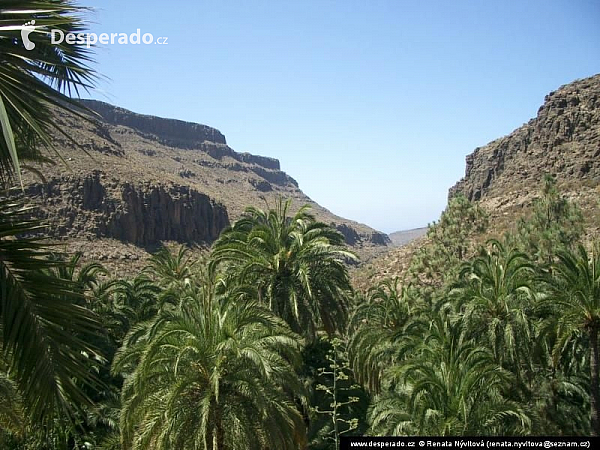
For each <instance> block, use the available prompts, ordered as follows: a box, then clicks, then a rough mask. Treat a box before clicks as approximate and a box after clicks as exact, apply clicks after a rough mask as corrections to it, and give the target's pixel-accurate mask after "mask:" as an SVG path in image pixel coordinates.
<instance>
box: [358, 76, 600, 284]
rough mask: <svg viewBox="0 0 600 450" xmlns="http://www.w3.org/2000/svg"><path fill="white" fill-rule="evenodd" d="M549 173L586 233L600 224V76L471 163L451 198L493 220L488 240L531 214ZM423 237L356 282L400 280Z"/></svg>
mask: <svg viewBox="0 0 600 450" xmlns="http://www.w3.org/2000/svg"><path fill="white" fill-rule="evenodd" d="M545 174H552V175H554V176H555V177H556V179H557V182H558V186H559V188H560V189H561V191H562V192H563V193H564V194H565V195H566V196H567V197H569V198H570V199H573V200H575V201H576V202H577V203H578V205H579V206H580V207H581V209H582V210H583V212H584V216H585V219H586V222H587V230H588V233H589V234H590V235H596V236H597V234H598V231H599V226H600V203H599V201H600V74H599V75H595V76H593V77H590V78H586V79H583V80H578V81H575V82H573V83H570V84H567V85H565V86H562V87H560V88H559V89H557V90H556V91H554V92H551V93H550V94H548V95H547V96H546V98H545V101H544V104H543V105H542V106H541V107H540V108H539V110H538V114H537V117H535V118H534V119H531V120H530V121H529V122H528V123H526V124H524V125H523V126H522V127H520V128H518V129H516V130H515V131H513V132H512V133H510V134H509V135H508V136H505V137H502V138H500V139H497V140H495V141H493V142H490V143H489V144H487V145H485V146H484V147H480V148H477V149H475V151H474V152H473V153H472V154H470V155H468V156H467V158H466V172H465V176H464V178H463V179H462V180H460V181H459V182H458V183H457V184H456V185H455V186H454V187H452V188H451V189H450V192H449V197H452V196H454V195H457V194H459V193H462V194H463V195H465V196H466V197H467V198H468V199H470V200H472V201H476V202H478V203H479V204H480V205H481V206H482V207H483V208H484V209H485V210H486V211H487V212H488V213H489V214H490V216H491V220H490V224H491V230H490V235H491V236H493V235H499V234H500V233H501V232H502V231H504V230H506V229H509V228H510V227H511V226H512V225H513V224H514V223H515V222H516V219H517V218H518V217H521V216H522V215H524V214H527V212H528V211H529V210H530V207H531V205H532V200H533V199H534V198H535V197H536V196H538V194H539V191H540V187H541V183H542V180H543V177H544V175H545ZM424 239H425V238H421V240H420V241H419V240H417V241H413V242H411V243H410V244H409V245H408V246H406V247H404V248H401V249H391V250H390V251H389V252H387V253H385V254H383V255H381V256H379V257H378V258H375V259H374V260H373V261H371V262H370V263H369V264H368V265H367V266H366V267H364V268H361V269H360V270H358V271H355V280H356V284H357V285H359V286H366V285H368V284H369V282H372V281H376V280H378V279H381V278H384V277H387V276H395V275H399V276H401V275H402V274H403V273H404V271H405V270H406V268H407V267H408V263H409V261H410V258H411V257H412V254H413V253H414V251H415V250H416V249H417V248H418V246H419V245H422V242H425V240H424Z"/></svg>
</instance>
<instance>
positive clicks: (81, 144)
mask: <svg viewBox="0 0 600 450" xmlns="http://www.w3.org/2000/svg"><path fill="white" fill-rule="evenodd" d="M85 104H86V106H87V107H88V108H90V109H92V110H93V111H95V112H96V113H97V115H98V116H97V117H96V118H95V119H94V120H93V121H85V120H82V119H80V118H77V117H76V116H74V115H71V114H62V113H58V114H57V120H58V122H59V124H60V127H61V129H62V130H63V131H64V132H65V134H66V136H61V135H59V136H56V149H57V150H58V152H59V153H60V155H61V157H62V158H64V160H65V162H66V165H65V164H61V163H58V164H54V165H50V164H44V165H37V166H34V168H36V169H38V170H39V172H41V175H42V176H43V179H41V178H40V176H39V174H34V173H33V172H29V173H26V174H25V178H24V180H25V192H26V195H27V196H28V197H29V198H30V199H31V200H32V202H33V203H35V204H36V205H37V206H39V209H38V211H39V214H40V215H41V216H43V217H44V218H45V219H46V220H47V221H48V223H49V232H50V234H51V236H52V237H53V238H55V239H56V240H57V241H58V242H60V243H63V245H64V246H65V249H67V250H69V251H82V252H83V253H84V259H85V260H87V261H92V260H99V261H102V262H104V263H105V264H106V265H107V266H109V267H111V268H115V269H117V270H119V271H120V272H125V273H133V272H134V271H136V270H137V269H138V268H139V267H140V266H141V265H143V264H144V262H145V261H146V259H147V257H148V252H149V251H152V250H154V249H156V248H157V247H158V246H159V245H161V244H162V243H185V244H188V245H197V246H200V247H206V246H208V245H210V244H211V243H212V242H213V241H214V240H215V239H216V238H217V237H218V236H219V233H220V232H221V230H223V229H224V228H225V227H226V226H228V225H229V224H230V223H231V222H232V221H234V220H236V219H237V218H239V217H240V215H241V213H242V212H243V210H244V208H245V207H246V206H249V205H253V206H257V207H262V208H264V207H266V205H274V203H275V201H276V199H277V198H278V197H279V196H282V197H284V198H291V199H292V201H293V203H294V206H295V207H299V206H301V205H303V204H309V205H310V206H311V207H312V213H313V214H314V215H315V216H316V217H317V218H318V219H319V220H322V221H324V222H326V223H331V224H333V225H334V226H335V227H336V228H337V229H338V230H339V231H340V232H342V233H343V234H344V236H345V238H346V242H347V243H348V244H349V245H351V246H352V248H353V249H354V250H355V251H356V253H358V254H359V255H360V256H361V257H363V258H369V257H371V256H372V255H375V254H378V253H380V252H382V251H384V250H385V249H386V247H387V245H388V244H390V240H389V238H388V236H387V235H385V234H384V233H380V232H378V231H376V230H373V229H371V228H369V227H367V226H366V225H363V224H359V223H356V222H353V221H349V220H346V219H343V218H341V217H338V216H336V215H334V214H333V213H331V212H330V211H328V210H327V209H325V208H323V207H321V206H320V205H318V204H317V203H315V202H314V201H312V200H311V199H310V198H308V197H307V196H306V195H305V194H304V193H303V192H302V191H301V190H300V188H299V186H298V183H297V182H296V181H295V180H294V179H293V178H292V177H290V176H289V175H288V174H286V173H285V172H283V171H281V170H280V165H279V161H278V160H276V159H273V158H268V157H263V156H256V155H251V154H249V153H238V152H236V151H234V150H233V149H231V148H230V147H229V146H228V145H227V143H226V139H225V136H224V135H223V134H221V133H220V132H219V131H218V130H216V129H214V128H211V127H208V126H205V125H199V124H194V123H188V122H183V121H179V120H172V119H163V118H158V117H153V116H147V115H141V114H136V113H133V112H131V111H128V110H125V109H122V108H118V107H115V106H112V105H109V104H106V103H103V102H98V101H86V102H85ZM54 159H56V158H54Z"/></svg>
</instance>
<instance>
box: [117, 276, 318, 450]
mask: <svg viewBox="0 0 600 450" xmlns="http://www.w3.org/2000/svg"><path fill="white" fill-rule="evenodd" d="M189 289H190V291H188V293H187V294H185V295H187V299H186V301H185V302H181V306H180V308H179V309H178V310H176V311H163V312H162V313H161V315H162V317H161V318H160V319H159V320H157V321H156V323H155V324H154V326H153V330H152V332H151V333H149V334H148V338H147V339H143V340H137V341H135V342H136V343H135V344H133V345H132V346H130V347H128V346H124V347H123V348H122V349H121V350H120V351H119V352H118V354H117V355H116V357H115V360H114V366H113V371H114V372H115V373H122V374H124V376H125V382H124V386H123V392H122V401H123V409H122V412H121V432H122V445H123V448H124V449H146V448H154V449H168V448H182V449H188V448H189V449H192V448H193V449H197V448H203V449H205V450H208V449H213V450H224V449H254V448H255V449H263V448H273V449H274V448H278V449H292V448H297V446H299V445H303V443H304V441H305V438H306V437H305V430H304V423H303V420H302V416H301V414H300V412H299V411H298V409H297V406H296V404H295V402H294V400H293V399H294V395H298V394H299V393H301V392H302V384H301V382H300V380H299V379H298V376H297V375H296V370H295V366H296V365H297V363H298V362H299V361H300V350H301V347H302V344H301V339H300V338H299V336H297V335H296V334H294V333H292V332H291V331H290V330H289V328H288V327H287V325H286V324H285V323H284V322H283V321H282V320H281V319H279V318H278V317H276V316H275V315H273V313H272V312H270V311H269V310H268V309H265V308H264V307H262V306H260V305H258V304H257V303H256V302H248V301H237V300H238V299H237V298H221V296H218V295H217V294H216V293H215V286H214V284H213V283H212V282H210V283H209V282H207V283H205V284H204V285H201V286H195V287H190V288H189ZM190 292H193V293H194V294H193V296H192V295H190ZM133 332H134V333H135V330H134V331H133ZM126 341H127V339H126Z"/></svg>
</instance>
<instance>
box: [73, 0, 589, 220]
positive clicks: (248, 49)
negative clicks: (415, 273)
mask: <svg viewBox="0 0 600 450" xmlns="http://www.w3.org/2000/svg"><path fill="white" fill-rule="evenodd" d="M82 4H84V5H85V6H92V7H94V8H96V11H95V12H94V13H93V14H91V15H90V16H89V18H90V20H92V21H93V22H94V24H93V26H92V31H94V32H97V33H100V32H107V33H110V32H124V33H132V32H135V31H136V29H137V28H140V29H141V32H142V34H143V33H146V32H149V33H152V34H153V35H154V37H155V38H156V37H159V36H166V37H168V41H167V42H168V45H166V46H165V45H116V44H115V45H100V46H99V47H98V48H97V52H96V57H97V61H98V64H97V66H96V68H97V69H98V71H99V72H100V73H101V74H103V75H104V76H105V77H106V78H107V79H106V80H105V81H102V82H101V83H100V84H99V86H98V89H97V90H96V91H95V92H93V93H92V96H93V97H94V98H98V99H100V100H104V101H108V102H111V103H114V104H117V105H119V106H122V107H125V108H128V109H131V110H133V111H136V112H141V113H146V114H153V115H157V116H163V117H172V118H177V119H182V120H188V121H193V122H199V123H204V124H207V125H210V126H213V127H215V128H218V129H219V130H220V131H221V132H223V133H224V134H225V136H226V137H227V141H228V144H229V145H230V146H231V147H232V148H233V149H235V150H237V151H239V152H250V153H255V154H259V155H266V156H271V157H275V158H278V159H279V160H280V161H281V166H282V169H283V170H285V171H286V172H288V173H289V174H290V175H291V176H293V177H294V178H296V179H297V180H298V182H299V183H300V188H301V189H302V190H303V191H304V192H305V193H306V194H307V195H309V196H310V197H311V198H313V199H314V200H315V201H317V202H318V203H320V204H321V205H323V206H325V207H327V208H328V209H330V210H331V211H333V212H334V213H336V214H338V215H341V216H344V217H347V218H350V219H353V220H357V221H360V222H363V223H367V224H368V225H371V226H373V227H375V228H377V229H380V230H382V231H385V232H392V231H396V230H401V229H407V228H413V227H418V226H424V225H426V224H427V223H428V222H431V221H433V220H436V219H437V218H438V217H439V214H440V212H441V211H442V210H443V208H444V206H445V204H446V196H447V191H448V188H449V187H450V186H452V185H453V184H454V183H455V182H456V181H457V180H458V179H460V178H461V177H462V176H463V174H464V169H465V161H464V159H465V156H466V155H467V154H469V153H471V152H472V151H473V150H474V148H475V147H478V146H482V145H485V144H486V143H488V142H489V141H491V140H493V139H496V138H498V137H501V136H503V135H506V134H508V133H510V132H511V131H512V130H513V129H515V128H517V127H519V126H520V125H522V124H523V123H525V122H526V121H528V120H529V119H530V118H532V117H534V116H535V115H536V113H537V110H538V108H539V106H540V105H541V104H542V102H543V99H544V96H545V95H546V94H547V93H548V92H550V91H552V90H554V89H556V88H558V87H559V86H560V85H562V84H566V83H568V82H571V81H573V80H575V79H577V78H584V77H587V76H591V75H593V74H596V73H599V72H600V2H598V1H596V0H589V1H587V0H581V1H547V0H546V1H497V2H491V1H485V2H482V1H470V2H468V1H424V0H422V1H400V0H396V1H392V0H390V1H383V0H380V1H377V0H374V1H364V0H363V1H352V0H344V1H342V0H340V1H328V0H321V1H308V0H302V1H300V0H297V1H235V2H234V1H223V0H222V1H203V0H201V1H186V2H184V1H170V2H164V1H154V0H145V1H141V0H140V1H132V0H128V1H123V0H119V1H117V0H103V1H99V0H94V1H87V2H82Z"/></svg>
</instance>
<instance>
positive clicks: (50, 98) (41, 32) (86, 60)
mask: <svg viewBox="0 0 600 450" xmlns="http://www.w3.org/2000/svg"><path fill="white" fill-rule="evenodd" d="M0 8H1V9H0V124H1V127H0V130H1V138H0V181H3V182H4V184H7V182H8V181H10V180H11V179H17V180H20V176H21V160H23V159H30V160H37V161H49V160H48V158H47V157H45V156H44V155H43V153H42V151H41V149H42V147H45V148H47V149H52V150H54V151H55V153H56V155H58V156H59V157H60V155H59V154H58V153H57V152H56V150H55V148H54V146H53V144H52V138H51V133H53V132H54V133H59V134H62V135H64V136H65V137H67V138H68V135H66V134H65V132H64V130H62V129H61V127H59V126H58V125H57V124H56V122H55V121H54V116H53V113H52V111H53V110H62V111H70V112H72V113H75V114H78V115H80V116H81V117H82V118H83V117H84V116H83V115H81V113H79V112H77V111H78V110H79V111H81V109H80V107H79V106H78V104H77V102H76V101H75V100H73V99H71V97H70V96H69V95H71V94H73V93H75V94H77V93H78V92H79V90H80V89H84V90H87V89H89V88H91V87H93V82H94V78H95V77H96V74H95V72H94V70H93V69H92V68H91V67H90V64H91V62H92V60H91V51H90V49H89V48H86V46H85V45H70V44H67V43H66V41H63V42H62V43H60V44H52V43H51V42H50V39H49V37H48V33H49V32H50V30H51V29H58V30H61V31H62V32H63V33H65V34H67V33H75V34H77V33H80V32H83V31H85V23H84V22H83V20H82V19H81V17H80V16H81V14H82V13H83V12H85V11H86V9H85V8H81V7H78V6H75V5H74V4H73V3H72V2H71V1H69V0H4V1H3V2H2V5H1V6H0ZM25 22H27V23H30V24H31V25H30V31H31V33H29V36H28V38H29V40H30V41H31V42H32V43H33V44H35V47H34V48H30V49H27V48H25V42H23V36H22V31H23V26H24V24H25ZM34 22H35V23H34ZM84 120H89V119H84Z"/></svg>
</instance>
